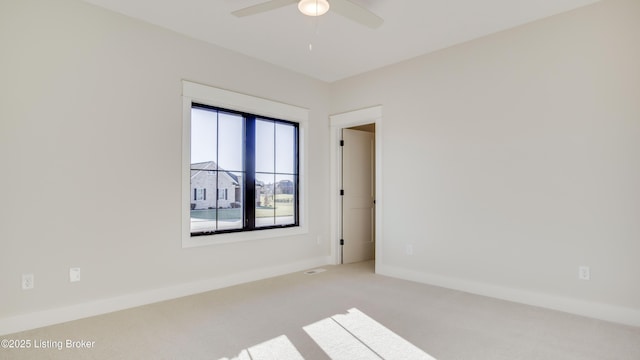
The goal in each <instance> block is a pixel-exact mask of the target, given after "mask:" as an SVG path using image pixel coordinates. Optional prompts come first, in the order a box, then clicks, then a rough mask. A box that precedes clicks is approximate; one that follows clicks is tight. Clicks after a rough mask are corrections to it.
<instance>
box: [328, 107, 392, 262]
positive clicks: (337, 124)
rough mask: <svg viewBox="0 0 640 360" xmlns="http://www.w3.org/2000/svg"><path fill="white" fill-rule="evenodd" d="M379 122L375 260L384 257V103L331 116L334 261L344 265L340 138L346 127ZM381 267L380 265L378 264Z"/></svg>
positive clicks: (376, 134) (377, 131)
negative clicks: (341, 236) (341, 254)
mask: <svg viewBox="0 0 640 360" xmlns="http://www.w3.org/2000/svg"><path fill="white" fill-rule="evenodd" d="M366 124H375V126H376V132H375V158H376V159H375V163H376V170H375V197H374V199H375V201H376V208H375V234H376V235H375V236H376V237H375V242H376V244H375V249H376V250H375V263H376V265H377V264H378V263H379V262H381V260H382V257H381V255H382V251H381V250H380V249H381V248H382V243H383V232H382V214H383V206H384V201H383V198H382V189H383V188H382V105H376V106H372V107H368V108H365V109H359V110H353V111H348V112H344V113H340V114H335V115H330V116H329V126H330V146H329V147H330V150H331V160H330V161H331V163H330V166H331V170H330V188H331V194H333V196H331V197H330V199H331V204H330V211H331V235H330V241H331V259H332V261H333V264H340V230H341V225H342V206H341V201H342V199H341V198H340V186H341V178H342V148H341V147H340V139H341V138H342V129H344V128H350V127H353V126H359V125H366ZM376 267H377V266H376Z"/></svg>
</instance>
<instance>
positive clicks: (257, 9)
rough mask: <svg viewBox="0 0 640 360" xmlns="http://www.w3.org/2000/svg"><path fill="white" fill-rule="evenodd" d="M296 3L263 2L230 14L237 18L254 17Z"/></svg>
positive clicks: (281, 0)
mask: <svg viewBox="0 0 640 360" xmlns="http://www.w3.org/2000/svg"><path fill="white" fill-rule="evenodd" d="M297 2H298V0H271V1H267V2H263V3H260V4H257V5H253V6H249V7H246V8H244V9H240V10H236V11H234V12H232V13H231V14H232V15H235V16H237V17H243V16H250V15H256V14H260V13H263V12H267V11H271V10H275V9H278V8H281V7H284V6H287V5H290V4H295V3H297Z"/></svg>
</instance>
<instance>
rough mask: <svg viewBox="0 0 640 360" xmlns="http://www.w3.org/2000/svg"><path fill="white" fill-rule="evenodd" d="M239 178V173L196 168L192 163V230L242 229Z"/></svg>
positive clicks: (240, 177) (241, 188)
mask: <svg viewBox="0 0 640 360" xmlns="http://www.w3.org/2000/svg"><path fill="white" fill-rule="evenodd" d="M195 167H196V168H197V166H195ZM242 177H243V173H241V172H237V173H232V172H227V171H215V170H199V169H195V168H194V166H193V165H192V169H191V194H192V196H191V232H192V233H198V232H208V231H216V230H228V229H241V228H242V225H243V214H244V212H243V210H242V209H243V206H242V194H243V193H244V189H243V180H242Z"/></svg>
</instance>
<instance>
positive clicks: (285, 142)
mask: <svg viewBox="0 0 640 360" xmlns="http://www.w3.org/2000/svg"><path fill="white" fill-rule="evenodd" d="M275 129H276V170H275V172H277V173H285V174H294V173H295V171H294V169H295V161H294V159H295V132H294V131H295V128H294V127H293V125H290V124H283V123H278V124H276V125H275Z"/></svg>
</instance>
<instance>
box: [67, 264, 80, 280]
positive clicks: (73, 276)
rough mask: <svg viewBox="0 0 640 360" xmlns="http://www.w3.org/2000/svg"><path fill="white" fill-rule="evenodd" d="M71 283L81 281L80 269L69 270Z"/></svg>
mask: <svg viewBox="0 0 640 360" xmlns="http://www.w3.org/2000/svg"><path fill="white" fill-rule="evenodd" d="M69 281H71V282H77V281H80V268H78V267H77V268H71V269H69Z"/></svg>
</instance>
